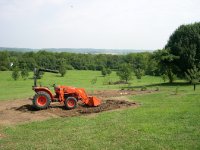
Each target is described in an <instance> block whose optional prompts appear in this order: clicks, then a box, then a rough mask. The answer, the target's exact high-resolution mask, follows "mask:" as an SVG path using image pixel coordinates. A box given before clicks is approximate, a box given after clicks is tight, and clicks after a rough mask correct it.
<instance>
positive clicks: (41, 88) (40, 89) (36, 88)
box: [34, 87, 54, 100]
mask: <svg viewBox="0 0 200 150" xmlns="http://www.w3.org/2000/svg"><path fill="white" fill-rule="evenodd" d="M34 90H35V92H36V93H38V92H46V93H48V94H49V96H50V97H51V100H53V98H54V96H53V94H52V93H51V91H50V90H49V89H48V88H45V87H35V88H34Z"/></svg>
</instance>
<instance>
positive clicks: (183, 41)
mask: <svg viewBox="0 0 200 150" xmlns="http://www.w3.org/2000/svg"><path fill="white" fill-rule="evenodd" d="M165 48H166V49H169V53H170V54H171V55H174V56H178V57H179V59H176V60H173V61H172V63H173V65H174V66H176V67H177V68H178V69H177V70H176V74H177V75H178V76H180V77H184V75H185V74H184V72H187V70H188V69H190V68H192V67H193V66H198V65H199V64H200V22H198V23H194V24H188V25H181V26H180V27H179V28H178V29H176V30H175V32H174V33H173V34H172V35H171V36H170V38H169V41H168V43H167V45H166V46H165Z"/></svg>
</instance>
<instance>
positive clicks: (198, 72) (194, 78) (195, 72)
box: [185, 66, 200, 91]
mask: <svg viewBox="0 0 200 150" xmlns="http://www.w3.org/2000/svg"><path fill="white" fill-rule="evenodd" d="M185 76H186V79H187V80H188V81H189V82H190V83H191V84H193V85H194V91H195V90H196V84H197V83H199V81H200V69H198V68H197V67H196V66H194V67H193V68H192V69H188V70H187V72H185Z"/></svg>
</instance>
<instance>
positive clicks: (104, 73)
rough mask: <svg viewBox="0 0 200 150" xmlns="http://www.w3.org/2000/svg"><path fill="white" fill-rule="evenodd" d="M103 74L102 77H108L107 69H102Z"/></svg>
mask: <svg viewBox="0 0 200 150" xmlns="http://www.w3.org/2000/svg"><path fill="white" fill-rule="evenodd" d="M101 74H102V76H104V77H105V76H106V75H107V71H106V68H104V67H103V68H102V70H101Z"/></svg>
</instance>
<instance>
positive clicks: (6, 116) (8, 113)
mask: <svg viewBox="0 0 200 150" xmlns="http://www.w3.org/2000/svg"><path fill="white" fill-rule="evenodd" d="M151 92H152V91H119V90H109V91H95V92H94V93H93V94H91V95H94V96H97V97H98V98H101V99H102V104H101V105H100V106H98V107H88V106H85V105H84V104H83V103H82V102H79V103H78V107H77V108H76V109H73V110H66V109H65V108H64V106H63V104H62V103H58V102H57V103H52V104H51V105H50V107H49V108H48V109H45V110H36V109H34V107H32V101H31V100H30V99H22V100H14V101H5V102H0V125H12V124H18V123H24V122H30V121H38V120H45V119H48V118H56V117H72V116H80V115H88V114H96V113H100V112H103V111H109V110H115V109H124V108H128V107H137V106H138V104H136V103H134V102H130V101H128V100H127V98H126V97H125V96H126V95H135V94H145V93H151Z"/></svg>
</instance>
